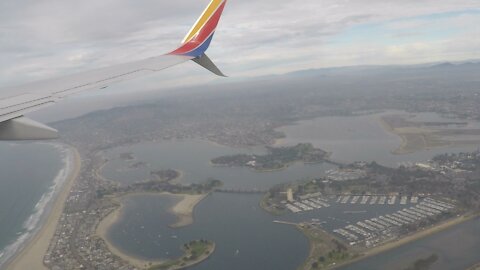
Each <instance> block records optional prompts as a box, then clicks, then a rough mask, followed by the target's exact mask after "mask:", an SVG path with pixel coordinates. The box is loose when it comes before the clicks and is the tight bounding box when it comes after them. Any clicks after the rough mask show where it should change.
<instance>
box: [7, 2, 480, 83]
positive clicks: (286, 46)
mask: <svg viewBox="0 0 480 270" xmlns="http://www.w3.org/2000/svg"><path fill="white" fill-rule="evenodd" d="M207 3H208V0H202V1H193V0H177V1H174V2H172V1H168V2H165V1H158V0H145V1H129V0H105V1H95V0H84V1H76V0H43V1H36V0H19V1H12V0H7V1H2V2H1V3H0V83H3V84H5V85H11V84H16V83H19V82H23V81H28V80H36V79H43V78H48V77H51V76H57V75H62V74H68V73H72V72H75V71H78V70H84V69H91V68H96V67H101V66H105V65H111V64H115V63H122V62H126V61H132V60H137V59H141V58H145V57H150V56H153V55H158V54H161V53H164V52H167V51H169V50H171V49H173V48H174V47H175V46H176V45H178V42H179V41H180V40H181V38H182V37H183V35H184V34H185V32H186V31H187V30H188V28H189V26H190V24H192V23H193V22H194V21H195V19H196V17H197V16H198V15H199V14H200V12H201V10H202V9H203V7H204V6H205V5H206V4H207ZM473 8H476V9H479V8H480V3H478V1H477V0H455V1H453V0H424V1H417V0H403V1H396V0H262V1H254V0H241V1H237V0H229V2H228V5H227V8H226V10H225V15H224V17H223V18H222V21H221V24H220V28H219V31H218V32H217V34H216V37H215V40H214V42H213V44H212V48H211V50H210V52H209V54H210V56H211V58H213V59H214V60H215V62H217V64H218V65H219V66H221V67H222V69H224V70H225V72H226V73H228V74H229V75H230V76H234V77H238V76H255V75H266V74H270V73H283V72H288V71H294V70H297V69H304V68H316V67H325V66H340V65H363V64H395V63H410V62H412V63H413V62H415V60H417V61H429V60H433V59H439V60H441V59H445V60H455V59H463V58H469V57H480V55H478V52H479V51H480V50H479V49H480V47H479V42H478V38H476V37H474V36H472V33H473V34H476V36H477V37H478V36H479V35H478V31H477V32H474V31H475V30H474V28H473V27H468V26H469V25H472V24H475V25H478V22H479V17H480V15H477V14H466V15H459V16H454V17H452V18H450V19H449V20H445V23H449V24H450V25H449V27H457V28H462V29H465V31H466V33H461V34H458V35H452V36H451V37H449V38H447V39H445V40H430V41H429V40H424V39H423V38H422V35H424V33H425V30H422V31H414V30H417V29H418V28H419V26H420V27H421V28H422V29H429V28H430V27H431V23H430V22H429V21H428V20H422V19H418V18H413V19H411V20H402V21H399V22H391V21H392V20H395V19H400V18H412V17H416V16H422V15H430V14H435V13H443V12H452V11H459V10H467V9H473ZM381 22H390V24H389V25H390V27H391V30H392V34H393V33H397V34H398V35H404V36H405V35H410V36H411V37H412V38H413V39H417V37H418V40H416V41H413V42H410V43H399V44H395V45H391V44H388V45H382V44H380V43H378V44H377V43H376V42H375V41H372V42H360V43H357V44H343V45H341V46H339V45H337V44H330V43H329V41H330V39H331V38H332V37H334V36H336V35H337V34H339V33H342V32H343V31H345V30H346V29H349V28H350V27H353V26H357V25H362V24H367V23H381ZM437 28H438V25H437ZM411 30H412V31H411ZM467 37H468V39H469V40H468V41H467ZM461 42H466V43H461ZM152 78H153V77H152ZM155 78H157V80H158V81H161V82H162V85H171V84H176V83H179V82H181V83H187V84H195V83H198V82H199V81H201V82H203V81H208V80H211V79H212V76H211V75H210V74H208V73H207V72H204V71H202V70H200V69H199V68H197V67H196V66H195V65H193V64H192V65H187V66H184V67H182V68H176V69H173V70H172V71H168V72H166V73H163V74H160V75H158V77H155ZM172 78H174V79H172ZM153 81H154V79H147V80H142V81H141V83H139V84H138V85H140V84H148V85H149V86H151V87H155V84H153V83H152V82H153ZM139 87H142V86H139Z"/></svg>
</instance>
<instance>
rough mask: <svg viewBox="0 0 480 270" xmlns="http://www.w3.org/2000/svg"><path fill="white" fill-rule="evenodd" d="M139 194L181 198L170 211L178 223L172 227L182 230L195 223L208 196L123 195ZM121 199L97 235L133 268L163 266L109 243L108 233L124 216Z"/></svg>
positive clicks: (99, 227)
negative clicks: (195, 216) (195, 218)
mask: <svg viewBox="0 0 480 270" xmlns="http://www.w3.org/2000/svg"><path fill="white" fill-rule="evenodd" d="M139 194H148V195H152V196H161V195H169V196H173V197H177V198H181V200H180V201H179V202H178V203H177V204H175V205H174V206H173V207H171V208H170V209H169V211H170V212H171V213H172V214H174V215H175V216H176V217H177V222H175V223H174V224H172V225H170V227H172V228H180V227H184V226H188V225H190V224H192V223H193V210H194V209H195V207H196V206H197V205H198V203H200V202H201V201H202V200H203V199H204V198H205V197H206V196H207V195H208V194H201V195H189V194H172V193H167V192H162V193H132V194H127V195H123V196H121V197H125V196H133V195H139ZM121 197H115V198H113V200H115V201H116V202H118V203H119V205H120V207H118V208H117V209H115V210H114V211H112V212H111V213H110V214H108V215H107V216H105V217H104V218H103V219H102V220H101V221H100V222H99V224H98V226H97V229H96V232H95V235H96V236H98V237H100V238H101V239H103V240H104V241H105V243H106V245H107V247H108V249H109V250H110V251H111V252H112V253H113V254H115V255H116V256H118V257H120V258H122V259H123V260H125V261H127V262H129V263H130V264H132V265H133V266H135V267H137V268H145V267H147V266H148V265H151V264H153V265H155V264H161V263H163V262H164V261H162V260H145V259H141V258H138V257H135V256H132V255H130V254H127V253H126V252H124V251H122V250H120V249H119V248H117V247H115V246H114V245H112V244H111V243H110V241H108V237H107V235H108V231H109V230H110V228H111V227H112V225H113V224H115V223H116V222H117V221H118V220H119V219H120V218H121V216H122V213H123V209H124V204H123V203H122V201H121V200H120V198H121Z"/></svg>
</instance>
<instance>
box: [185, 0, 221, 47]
mask: <svg viewBox="0 0 480 270" xmlns="http://www.w3.org/2000/svg"><path fill="white" fill-rule="evenodd" d="M223 1H224V0H212V2H210V4H209V5H208V7H207V8H206V9H205V10H204V11H203V13H202V15H201V16H200V18H198V20H197V22H196V23H195V24H194V25H193V27H192V29H190V32H188V34H187V35H186V36H185V38H184V39H183V42H182V43H186V42H189V41H190V40H191V39H192V38H193V37H194V36H195V35H196V34H197V33H198V31H200V29H202V27H203V26H204V25H205V23H206V22H207V21H208V19H209V18H210V17H211V16H212V15H213V13H214V12H215V11H216V10H217V8H218V7H219V6H220V4H222V3H223Z"/></svg>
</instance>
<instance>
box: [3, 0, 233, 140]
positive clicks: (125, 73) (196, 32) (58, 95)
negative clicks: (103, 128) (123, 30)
mask: <svg viewBox="0 0 480 270" xmlns="http://www.w3.org/2000/svg"><path fill="white" fill-rule="evenodd" d="M225 3H226V0H212V1H211V2H210V4H209V5H208V6H207V8H206V9H205V11H204V12H203V13H202V15H201V16H200V18H199V19H198V20H197V22H196V23H195V25H194V26H193V27H192V30H190V32H189V33H188V34H187V37H186V39H185V40H184V41H183V43H182V44H181V46H180V47H179V48H178V49H176V50H174V51H173V52H171V53H168V54H165V55H161V56H157V57H152V58H148V59H144V60H140V61H136V62H131V63H126V64H121V65H116V66H111V67H106V68H101V69H97V70H93V71H88V72H83V73H79V74H74V75H70V76H66V77H62V78H57V79H50V80H45V81H40V82H35V83H29V84H26V85H22V86H18V87H13V88H9V89H0V140H38V139H53V138H57V136H58V135H57V131H56V130H54V129H52V128H50V127H47V126H45V125H43V124H41V123H38V122H35V121H33V120H30V119H26V118H25V117H24V116H23V115H24V114H25V113H28V112H31V111H35V110H38V109H40V108H43V107H45V106H48V105H52V104H53V103H55V102H57V101H58V100H60V99H62V98H63V97H65V96H68V95H71V94H75V93H77V92H80V91H84V90H90V89H103V88H105V87H107V86H109V85H111V84H112V83H116V82H119V81H125V80H130V79H134V78H137V77H140V76H144V75H148V74H151V73H153V72H157V71H160V70H163V69H166V68H169V67H172V66H175V65H178V64H181V63H184V62H187V61H189V60H194V61H195V62H196V63H198V64H200V65H201V66H203V67H205V68H206V69H208V70H210V71H212V72H213V73H215V74H217V75H220V76H223V74H222V73H221V71H220V70H219V69H218V68H217V67H216V66H215V65H214V64H213V62H212V61H211V60H210V59H209V58H208V57H207V56H206V55H205V51H206V50H207V49H208V46H209V45H210V42H211V40H212V37H213V34H214V32H215V29H216V26H217V24H218V21H219V19H220V16H221V13H222V11H223V8H224V6H225Z"/></svg>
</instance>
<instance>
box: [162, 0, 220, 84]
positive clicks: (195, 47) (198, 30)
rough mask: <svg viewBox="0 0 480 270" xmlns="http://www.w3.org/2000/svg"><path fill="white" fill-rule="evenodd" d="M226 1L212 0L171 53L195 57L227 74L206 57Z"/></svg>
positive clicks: (208, 66)
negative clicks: (180, 43)
mask: <svg viewBox="0 0 480 270" xmlns="http://www.w3.org/2000/svg"><path fill="white" fill-rule="evenodd" d="M226 3H227V0H212V1H211V2H210V4H209V5H208V6H207V8H206V9H205V10H204V11H203V13H202V15H201V16H200V18H198V20H197V22H196V23H195V24H194V25H193V26H192V28H191V29H190V31H189V32H188V33H187V35H186V36H185V38H184V39H183V41H182V45H181V46H180V47H179V48H178V49H176V50H174V51H173V52H171V53H169V54H173V55H184V56H191V57H194V59H193V60H194V61H195V62H196V63H198V64H200V65H201V66H203V67H205V68H207V69H208V70H210V71H212V72H213V73H215V74H217V75H219V74H221V75H220V76H225V75H223V73H222V72H221V71H220V70H218V68H217V67H216V66H215V65H214V64H213V62H211V61H210V59H209V58H208V57H206V55H205V52H206V51H207V49H208V47H209V46H210V42H211V41H212V39H213V35H214V34H215V30H216V28H217V25H218V22H219V21H220V17H221V16H222V12H223V9H224V8H225V4H226ZM207 60H208V61H207ZM213 67H214V68H213Z"/></svg>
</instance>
